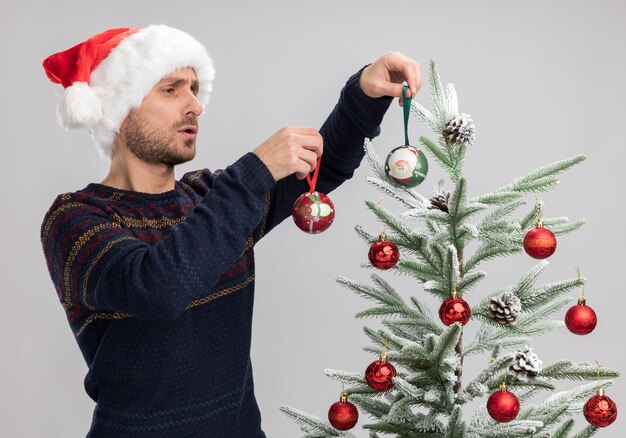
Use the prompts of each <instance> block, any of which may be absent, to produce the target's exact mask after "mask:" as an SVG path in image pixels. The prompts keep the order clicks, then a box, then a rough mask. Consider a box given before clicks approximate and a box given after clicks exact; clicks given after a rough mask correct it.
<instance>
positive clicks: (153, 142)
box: [123, 111, 198, 166]
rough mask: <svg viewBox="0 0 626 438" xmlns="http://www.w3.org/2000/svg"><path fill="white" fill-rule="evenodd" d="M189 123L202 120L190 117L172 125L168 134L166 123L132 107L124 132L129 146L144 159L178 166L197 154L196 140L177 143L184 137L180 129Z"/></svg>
mask: <svg viewBox="0 0 626 438" xmlns="http://www.w3.org/2000/svg"><path fill="white" fill-rule="evenodd" d="M188 125H193V126H198V122H197V120H196V119H195V118H194V117H186V118H184V119H183V120H181V121H180V122H178V123H176V124H175V125H174V126H172V127H171V128H170V129H171V131H170V133H169V134H168V133H167V132H166V130H165V129H163V128H162V127H159V126H156V125H155V124H154V123H152V122H151V121H148V120H147V119H146V118H145V117H142V116H140V115H138V114H137V113H136V112H134V111H131V112H130V113H129V114H128V119H127V120H126V125H125V127H124V128H123V134H124V137H125V138H126V145H127V146H128V149H129V150H130V151H131V152H132V153H133V154H134V155H135V156H137V158H139V159H140V160H141V161H143V162H145V163H148V164H164V165H166V166H175V165H177V164H182V163H186V162H187V161H190V160H192V159H193V157H194V156H195V155H196V149H195V140H192V139H183V142H182V143H183V147H182V148H176V147H175V146H174V145H176V144H177V143H178V142H179V140H180V137H179V136H178V132H177V130H178V129H179V128H182V127H184V126H188Z"/></svg>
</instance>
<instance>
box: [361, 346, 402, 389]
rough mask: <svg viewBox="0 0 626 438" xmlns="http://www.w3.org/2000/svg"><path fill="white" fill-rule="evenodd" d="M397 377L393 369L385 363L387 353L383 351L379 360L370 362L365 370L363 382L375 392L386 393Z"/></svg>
mask: <svg viewBox="0 0 626 438" xmlns="http://www.w3.org/2000/svg"><path fill="white" fill-rule="evenodd" d="M397 375H398V373H397V372H396V369H395V367H394V366H393V365H391V364H390V363H389V362H387V353H385V352H384V351H383V353H382V354H381V355H380V360H377V361H374V362H372V363H371V364H370V365H369V366H368V367H367V369H366V370H365V381H366V382H367V384H368V385H369V386H370V388H372V389H375V390H376V391H387V390H388V389H389V388H391V387H392V386H393V378H394V377H396V376H397Z"/></svg>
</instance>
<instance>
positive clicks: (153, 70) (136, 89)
mask: <svg viewBox="0 0 626 438" xmlns="http://www.w3.org/2000/svg"><path fill="white" fill-rule="evenodd" d="M43 67H44V70H45V71H46V75H47V76H48V78H49V79H50V80H51V81H52V82H54V83H57V84H61V85H63V87H65V92H64V93H63V96H61V97H60V99H59V104H58V108H57V115H58V119H59V123H60V124H61V126H63V127H64V128H66V129H77V128H84V129H87V130H88V131H90V132H91V134H92V137H93V139H94V142H95V143H96V146H98V149H99V151H100V153H101V155H103V156H104V157H110V156H111V151H112V148H113V141H114V139H115V135H116V134H117V133H118V132H119V128H120V125H121V124H122V121H123V120H124V119H125V118H126V116H127V115H128V112H129V111H130V110H131V109H132V108H138V107H139V105H141V101H142V100H143V98H144V97H145V96H146V95H147V94H148V93H149V92H150V90H151V89H152V87H153V86H154V85H155V84H156V83H157V82H159V80H161V79H162V78H163V77H164V76H166V75H168V74H169V73H172V72H173V71H175V70H178V69H179V68H185V67H191V68H193V69H194V71H195V74H196V77H197V79H198V82H199V91H198V100H199V101H200V103H201V104H202V105H203V106H204V105H206V104H207V102H208V100H209V95H210V94H211V90H212V88H213V86H212V82H213V79H214V78H215V70H214V68H213V63H212V61H211V58H209V55H208V54H207V52H206V49H205V48H204V46H203V45H202V44H200V43H199V42H198V41H197V40H196V39H195V38H193V37H192V36H191V35H189V34H187V33H185V32H183V31H181V30H178V29H173V28H171V27H168V26H165V25H153V26H148V27H146V28H143V29H137V28H132V29H131V28H123V29H110V30H107V31H104V32H102V33H99V34H97V35H94V36H93V37H91V38H89V39H88V40H86V41H84V42H82V43H80V44H77V45H76V46H74V47H72V48H71V49H68V50H65V51H63V52H59V53H55V54H54V55H51V56H49V57H48V58H46V59H45V60H44V62H43Z"/></svg>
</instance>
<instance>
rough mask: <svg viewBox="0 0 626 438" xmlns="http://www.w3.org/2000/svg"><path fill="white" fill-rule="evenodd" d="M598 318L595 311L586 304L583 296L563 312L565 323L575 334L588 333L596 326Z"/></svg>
mask: <svg viewBox="0 0 626 438" xmlns="http://www.w3.org/2000/svg"><path fill="white" fill-rule="evenodd" d="M597 323H598V318H597V316H596V312H595V311H594V310H593V309H592V308H591V307H589V306H588V305H587V304H586V301H585V299H584V298H579V299H578V304H575V305H573V306H572V307H570V308H569V310H568V311H567V313H566V314H565V325H566V326H567V329H568V330H569V331H570V332H572V333H574V334H575V335H588V334H589V333H591V332H592V331H593V329H595V328H596V324H597Z"/></svg>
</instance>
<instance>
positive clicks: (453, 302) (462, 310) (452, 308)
mask: <svg viewBox="0 0 626 438" xmlns="http://www.w3.org/2000/svg"><path fill="white" fill-rule="evenodd" d="M470 316H472V309H471V308H470V306H469V304H467V302H466V301H465V300H464V299H462V298H448V299H447V300H445V301H444V302H443V303H441V307H440V308H439V318H440V319H441V322H443V323H444V324H445V325H452V324H454V323H455V322H459V323H461V325H465V324H467V322H468V321H469V319H470Z"/></svg>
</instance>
